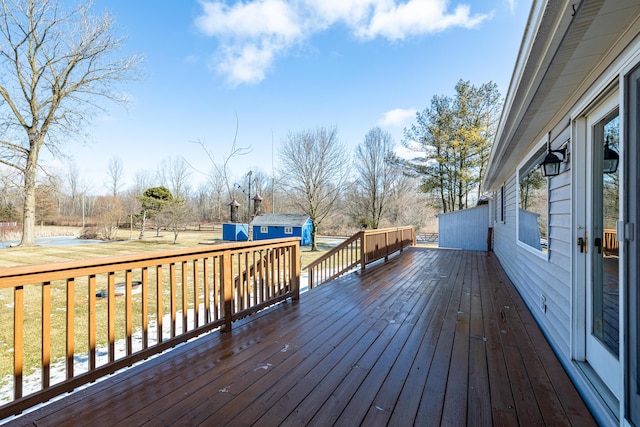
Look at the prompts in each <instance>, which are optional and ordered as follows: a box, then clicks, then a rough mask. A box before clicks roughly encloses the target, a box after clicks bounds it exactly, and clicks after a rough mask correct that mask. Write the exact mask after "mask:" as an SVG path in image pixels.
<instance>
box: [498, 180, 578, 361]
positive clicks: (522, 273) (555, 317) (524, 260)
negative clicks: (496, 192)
mask: <svg viewBox="0 0 640 427" xmlns="http://www.w3.org/2000/svg"><path fill="white" fill-rule="evenodd" d="M570 184H571V173H570V172H569V171H566V172H564V173H562V174H560V175H558V176H557V177H554V178H553V179H551V180H550V187H549V208H548V210H549V218H548V224H549V253H548V254H546V253H545V254H544V255H542V256H540V254H536V253H532V251H530V250H528V249H526V248H525V247H524V246H523V245H521V244H518V237H517V233H516V212H517V211H518V206H517V197H516V194H517V181H516V177H515V176H512V177H511V179H509V181H507V182H506V183H505V222H504V223H501V222H500V221H497V222H495V223H494V227H495V228H494V252H495V254H496V256H497V257H498V258H499V259H500V263H501V264H502V266H503V268H504V270H505V272H506V273H507V275H508V276H509V278H510V279H511V281H512V282H513V283H514V285H515V286H516V288H517V289H518V291H519V292H520V295H521V296H522V298H523V299H524V301H525V303H526V304H527V306H529V309H530V310H531V312H532V313H533V315H534V316H535V318H536V320H537V321H538V323H539V324H540V326H541V327H542V329H543V330H544V331H545V334H546V335H547V336H548V337H549V338H550V339H551V340H552V341H553V342H554V344H555V345H556V350H557V351H559V352H561V353H563V354H564V355H565V356H567V357H570V342H571V303H570V301H571V244H570V241H571V185H570ZM499 202H500V200H499V198H496V203H499ZM541 297H544V299H545V304H546V311H543V309H542V305H541Z"/></svg>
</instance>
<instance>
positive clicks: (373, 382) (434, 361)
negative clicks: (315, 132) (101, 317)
mask: <svg viewBox="0 0 640 427" xmlns="http://www.w3.org/2000/svg"><path fill="white" fill-rule="evenodd" d="M95 422H99V423H100V424H102V425H112V426H113V425H127V426H131V425H144V424H149V425H189V426H192V425H199V424H202V425H224V424H230V425H251V424H256V425H261V426H267V425H294V424H295V425H321V426H326V425H332V424H337V425H349V426H352V425H367V426H377V425H402V426H404V425H414V424H415V425H442V424H447V425H455V426H461V425H518V424H520V425H579V426H587V425H595V422H594V420H593V419H592V417H591V415H590V413H589V411H588V409H587V408H586V406H585V404H584V403H583V401H582V399H581V398H580V396H579V395H578V393H577V391H576V390H575V388H574V386H573V385H572V383H571V382H570V380H569V378H568V377H567V375H566V373H565V372H564V370H563V368H562V367H561V365H560V363H559V362H558V360H557V359H556V357H555V355H554V353H553V352H552V350H551V349H550V347H549V345H548V343H547V342H546V340H545V339H544V337H543V335H542V333H541V331H540V330H539V328H538V327H537V325H536V323H535V321H534V319H533V318H532V316H531V314H530V313H529V311H528V310H527V308H526V306H525V305H524V303H523V302H522V300H521V299H520V297H519V295H518V293H517V291H516V290H515V288H514V287H513V285H512V284H511V283H510V282H509V280H508V278H507V277H506V275H505V274H504V272H503V271H502V269H501V267H500V266H499V264H498V263H497V261H496V260H495V258H494V257H493V255H490V256H487V254H486V253H484V252H469V251H451V250H438V249H426V248H418V247H413V248H411V249H409V250H407V251H405V252H404V253H402V254H400V255H398V256H396V257H394V258H392V259H391V260H390V261H389V262H387V263H384V264H380V265H378V266H375V267H373V266H372V267H371V268H370V269H367V271H366V273H364V274H362V275H359V274H350V275H348V276H345V277H343V278H340V279H338V280H335V281H333V282H331V283H329V284H326V285H323V286H320V287H318V288H316V289H314V290H312V291H310V292H307V293H305V294H303V295H302V296H301V299H300V301H296V302H285V303H283V304H280V305H278V306H275V307H272V308H270V309H267V310H265V311H262V312H260V313H258V314H256V315H253V316H250V317H248V318H246V319H244V320H242V321H240V322H239V323H238V325H237V326H235V327H234V329H233V330H232V332H230V333H227V334H219V333H218V332H213V333H210V334H208V335H206V336H203V337H200V338H198V339H196V340H194V341H191V342H189V343H186V344H184V345H182V346H180V347H178V348H176V349H174V350H172V351H170V352H167V353H165V354H162V355H160V356H158V357H156V358H154V359H151V360H149V361H146V362H145V363H142V364H140V365H138V366H135V367H133V368H131V369H129V370H127V371H125V372H122V373H120V374H117V375H113V376H111V377H108V378H106V379H105V380H103V381H101V382H99V383H97V384H94V385H92V386H90V387H88V388H86V389H84V390H80V391H77V392H76V393H73V394H71V395H69V396H67V397H65V398H63V399H61V400H58V401H56V402H52V403H49V404H48V405H46V406H44V407H42V408H40V409H37V410H35V411H33V412H31V413H28V414H25V415H23V416H22V417H19V418H16V419H14V420H13V421H12V424H15V425H38V426H44V425H56V426H60V425H89V424H94V423H95Z"/></svg>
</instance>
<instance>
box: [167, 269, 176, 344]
mask: <svg viewBox="0 0 640 427" xmlns="http://www.w3.org/2000/svg"><path fill="white" fill-rule="evenodd" d="M169 292H170V293H171V295H170V300H169V301H170V302H169V304H170V306H171V338H173V337H175V336H176V310H177V308H176V263H175V262H172V263H171V264H169Z"/></svg>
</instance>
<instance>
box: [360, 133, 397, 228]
mask: <svg viewBox="0 0 640 427" xmlns="http://www.w3.org/2000/svg"><path fill="white" fill-rule="evenodd" d="M393 148H394V144H393V140H392V139H391V135H390V134H389V133H388V132H385V131H383V130H382V129H380V128H379V127H375V128H373V129H371V130H370V131H369V132H368V133H367V135H366V136H365V137H364V141H363V142H361V143H360V144H358V146H357V147H356V152H355V164H354V166H355V171H356V173H357V177H356V181H355V189H356V194H355V197H354V199H353V203H354V205H355V212H354V214H355V215H356V216H357V217H358V218H360V220H359V222H360V223H361V225H362V226H365V227H366V228H372V229H376V228H378V227H379V226H380V221H381V220H382V218H383V217H384V216H385V214H386V213H387V210H388V207H389V206H388V205H389V201H390V200H391V190H392V188H393V185H394V183H395V181H396V180H397V179H398V176H399V175H400V170H399V168H398V166H397V164H394V162H393V161H392V159H393V156H394V155H393Z"/></svg>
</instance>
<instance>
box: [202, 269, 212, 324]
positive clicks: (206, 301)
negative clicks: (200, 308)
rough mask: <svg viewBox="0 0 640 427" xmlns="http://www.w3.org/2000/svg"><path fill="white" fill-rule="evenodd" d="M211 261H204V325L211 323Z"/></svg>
mask: <svg viewBox="0 0 640 427" xmlns="http://www.w3.org/2000/svg"><path fill="white" fill-rule="evenodd" d="M210 263H211V261H210V260H209V258H208V257H205V258H203V259H202V280H203V282H202V292H203V294H204V295H203V300H204V323H205V324H208V323H209V322H211V312H210V310H211V300H210V299H209V295H210V294H211V288H210V286H209V283H210V282H209V274H210V272H209V265H210Z"/></svg>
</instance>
